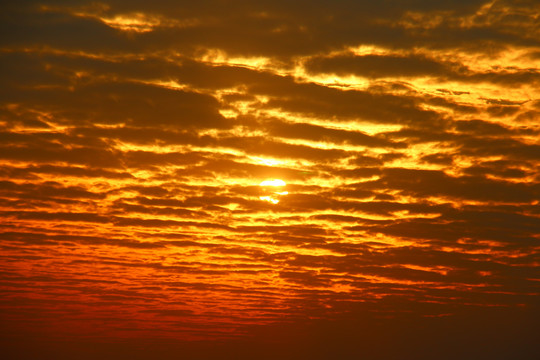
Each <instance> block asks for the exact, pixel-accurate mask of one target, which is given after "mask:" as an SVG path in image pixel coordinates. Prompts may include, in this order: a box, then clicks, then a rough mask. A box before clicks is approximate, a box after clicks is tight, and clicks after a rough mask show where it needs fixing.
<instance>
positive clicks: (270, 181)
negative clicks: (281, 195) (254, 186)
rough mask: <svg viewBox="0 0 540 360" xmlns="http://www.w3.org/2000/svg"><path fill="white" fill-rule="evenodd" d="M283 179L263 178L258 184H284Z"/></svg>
mask: <svg viewBox="0 0 540 360" xmlns="http://www.w3.org/2000/svg"><path fill="white" fill-rule="evenodd" d="M285 185H286V184H285V181H283V180H280V179H274V180H264V181H263V182H261V183H260V186H285Z"/></svg>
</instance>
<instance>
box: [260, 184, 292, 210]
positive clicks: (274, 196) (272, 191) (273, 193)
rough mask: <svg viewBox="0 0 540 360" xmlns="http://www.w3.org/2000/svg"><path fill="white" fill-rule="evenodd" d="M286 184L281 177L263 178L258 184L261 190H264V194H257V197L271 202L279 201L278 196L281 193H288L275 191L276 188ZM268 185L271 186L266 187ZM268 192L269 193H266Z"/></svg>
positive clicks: (286, 192)
mask: <svg viewBox="0 0 540 360" xmlns="http://www.w3.org/2000/svg"><path fill="white" fill-rule="evenodd" d="M285 185H287V184H286V183H285V181H283V180H281V179H273V180H264V181H263V182H261V183H260V184H259V186H261V188H262V190H263V191H264V192H265V194H264V195H261V196H259V199H261V200H262V201H268V202H269V203H272V204H277V203H279V197H280V196H283V195H288V194H289V192H288V191H277V190H278V188H281V187H283V186H285ZM268 187H271V188H270V189H268ZM268 193H270V194H269V195H268Z"/></svg>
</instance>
